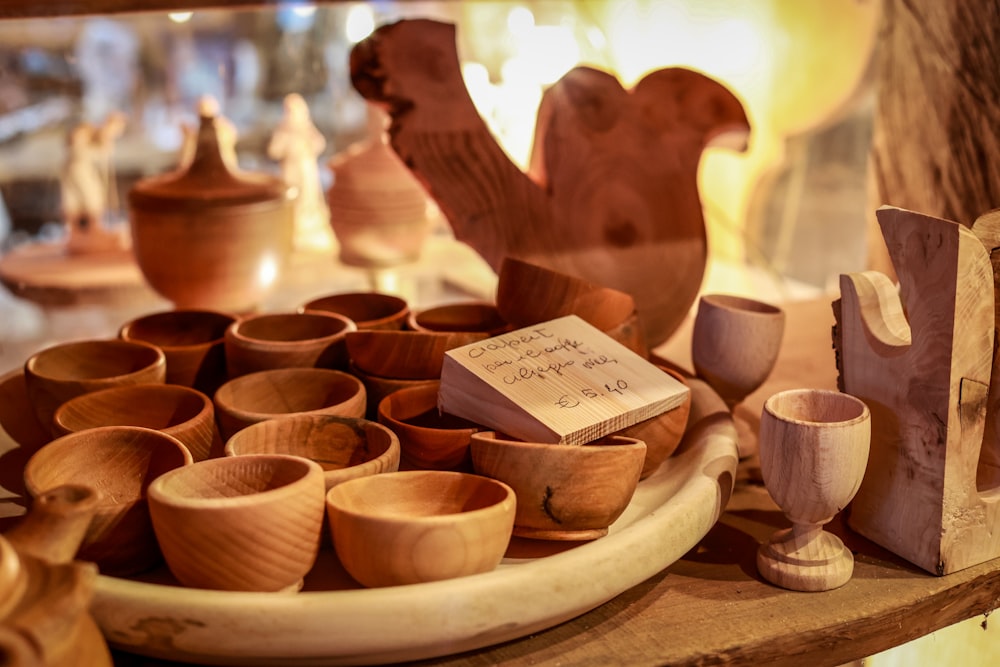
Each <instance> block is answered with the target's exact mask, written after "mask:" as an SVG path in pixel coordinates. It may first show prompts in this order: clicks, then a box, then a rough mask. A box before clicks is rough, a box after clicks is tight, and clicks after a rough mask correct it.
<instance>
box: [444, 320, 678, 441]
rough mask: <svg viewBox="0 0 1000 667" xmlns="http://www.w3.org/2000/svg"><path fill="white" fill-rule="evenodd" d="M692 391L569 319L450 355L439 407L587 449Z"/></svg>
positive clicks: (519, 432) (512, 430)
mask: <svg viewBox="0 0 1000 667" xmlns="http://www.w3.org/2000/svg"><path fill="white" fill-rule="evenodd" d="M687 391H688V389H687V387H685V386H684V385H683V384H681V383H679V382H677V381H676V380H674V379H673V378H672V377H670V376H669V375H668V374H666V373H664V372H663V371H662V370H660V369H659V368H657V367H656V366H654V365H653V364H651V363H649V362H648V361H647V360H645V359H643V358H642V357H640V356H639V355H637V354H635V353H634V352H632V351H631V350H629V349H628V348H626V347H625V346H623V345H621V344H620V343H618V342H617V341H615V340H613V339H612V338H610V337H608V336H607V335H605V334H604V333H603V332H601V331H599V330H598V329H596V328H594V327H593V326H591V325H589V324H587V323H586V322H584V321H583V320H581V319H580V318H579V317H576V316H575V315H569V316H566V317H561V318H559V319H555V320H551V321H549V322H544V323H542V324H537V325H534V326H531V327H526V328H524V329H519V330H517V331H513V332H511V333H507V334H503V335H500V336H496V337H494V338H490V339H488V340H485V341H481V342H477V343H473V344H470V345H466V346H464V347H460V348H456V349H454V350H451V351H449V352H448V353H447V354H446V355H445V361H444V366H443V368H442V374H441V390H440V394H439V405H440V407H441V408H442V409H443V410H444V411H445V412H449V413H452V414H455V415H458V416H460V417H464V418H466V419H470V420H472V421H474V422H477V423H479V424H483V425H485V426H489V427H491V428H494V429H496V430H498V431H502V432H504V433H507V434H509V435H512V436H514V437H517V438H520V439H522V440H532V441H536V442H553V443H566V444H583V443H586V442H590V441H592V440H596V439H598V438H600V437H602V436H604V435H607V434H609V433H614V432H615V431H618V430H621V429H623V428H625V427H627V426H631V425H632V424H635V423H637V422H639V421H643V420H645V419H649V418H651V417H654V416H656V415H657V414H660V413H662V412H665V411H666V410H669V409H671V408H674V407H676V406H677V405H680V403H681V402H682V401H683V400H684V398H685V396H686V394H687Z"/></svg>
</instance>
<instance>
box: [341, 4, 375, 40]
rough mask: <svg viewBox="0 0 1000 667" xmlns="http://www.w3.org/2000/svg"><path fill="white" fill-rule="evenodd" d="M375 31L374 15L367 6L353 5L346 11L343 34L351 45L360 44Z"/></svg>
mask: <svg viewBox="0 0 1000 667" xmlns="http://www.w3.org/2000/svg"><path fill="white" fill-rule="evenodd" d="M373 30H375V14H373V13H372V10H371V7H369V6H368V5H366V4H364V5H353V6H352V7H351V8H350V9H349V10H347V20H346V21H345V22H344V34H345V35H346V36H347V39H348V41H350V42H351V43H352V44H356V43H357V42H360V41H361V40H363V39H364V38H365V37H367V36H368V35H370V34H371V33H372V31H373Z"/></svg>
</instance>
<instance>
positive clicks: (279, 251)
mask: <svg viewBox="0 0 1000 667" xmlns="http://www.w3.org/2000/svg"><path fill="white" fill-rule="evenodd" d="M215 127H216V125H215V118H213V117H210V116H202V118H201V125H200V128H199V131H198V145H197V149H196V152H195V156H194V159H193V161H192V162H191V164H190V166H189V167H188V168H187V169H184V170H180V171H172V172H170V173H167V174H162V175H158V176H152V177H148V178H143V179H141V180H140V181H138V182H137V183H136V184H135V185H134V186H133V187H132V189H131V190H130V191H129V193H128V207H129V221H130V225H131V231H132V251H133V253H134V254H135V259H136V263H137V264H138V265H139V269H140V270H141V271H142V274H143V276H144V277H145V278H146V282H148V283H149V285H150V286H151V287H152V288H153V289H154V290H156V291H157V292H158V293H160V294H161V295H162V296H164V297H165V298H167V299H169V300H170V301H172V302H173V303H174V306H175V307H177V308H204V309H208V310H222V311H226V312H233V313H245V312H251V311H253V310H254V309H255V308H256V307H257V306H258V305H259V304H260V302H261V301H262V300H263V298H264V297H265V296H266V295H267V294H268V293H269V292H270V291H271V290H272V289H273V287H274V285H275V283H276V280H277V278H278V276H279V275H280V273H281V271H282V269H283V267H284V265H285V262H286V259H287V257H288V255H289V254H290V253H291V250H292V236H293V233H294V230H293V225H294V220H293V200H292V197H293V194H292V190H291V188H290V187H289V186H288V185H286V184H285V183H284V182H282V181H281V179H280V178H278V177H275V176H270V175H267V174H263V173H249V172H244V171H239V170H235V169H234V170H230V167H229V165H227V164H226V162H225V160H224V159H223V157H222V155H221V154H220V152H219V145H218V138H217V136H216V133H215Z"/></svg>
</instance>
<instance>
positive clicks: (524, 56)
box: [502, 25, 580, 85]
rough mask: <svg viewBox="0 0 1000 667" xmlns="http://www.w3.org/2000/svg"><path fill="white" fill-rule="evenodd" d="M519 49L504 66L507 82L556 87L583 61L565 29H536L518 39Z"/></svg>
mask: <svg viewBox="0 0 1000 667" xmlns="http://www.w3.org/2000/svg"><path fill="white" fill-rule="evenodd" d="M517 47H518V48H517V51H518V53H517V55H516V56H514V57H513V58H511V59H510V60H508V61H507V62H505V63H504V64H503V66H502V76H503V79H504V80H505V81H519V82H530V83H536V84H541V85H549V84H553V83H555V82H556V81H558V80H559V78H560V77H561V76H562V75H563V74H565V73H566V72H568V71H569V70H570V69H571V68H572V67H573V66H575V65H576V64H577V63H578V62H579V60H580V47H579V45H578V44H577V43H576V39H574V38H573V32H572V31H571V30H570V29H569V28H567V27H565V26H555V25H551V26H536V27H535V28H534V29H533V30H531V31H530V32H528V33H526V34H524V35H521V36H520V37H519V38H518V40H517Z"/></svg>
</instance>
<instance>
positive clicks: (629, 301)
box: [496, 257, 636, 331]
mask: <svg viewBox="0 0 1000 667" xmlns="http://www.w3.org/2000/svg"><path fill="white" fill-rule="evenodd" d="M496 301H497V309H498V310H499V312H500V315H501V316H503V318H504V319H505V320H506V321H508V322H510V323H511V324H513V325H515V326H517V327H526V326H531V325H532V324H538V323H539V322H546V321H548V320H553V319H556V318H557V317H563V316H565V315H577V316H578V317H580V319H582V320H584V321H585V322H587V323H589V324H592V325H593V326H595V327H597V328H598V329H600V330H601V331H607V330H609V329H614V328H615V327H618V326H619V325H621V324H622V323H623V322H624V321H625V320H626V319H628V318H629V317H631V316H632V315H633V313H635V312H636V305H635V299H633V298H632V296H631V295H630V294H628V293H627V292H622V291H619V290H616V289H611V288H609V287H602V286H600V285H596V284H594V283H591V282H589V281H587V280H584V279H582V278H577V277H576V276H570V275H567V274H564V273H560V272H558V271H553V270H552V269H547V268H544V267H542V266H538V265H537V264H532V263H530V262H525V261H523V260H519V259H514V258H512V257H508V258H506V259H504V261H503V264H502V265H501V266H500V271H499V274H498V282H497V298H496Z"/></svg>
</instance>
